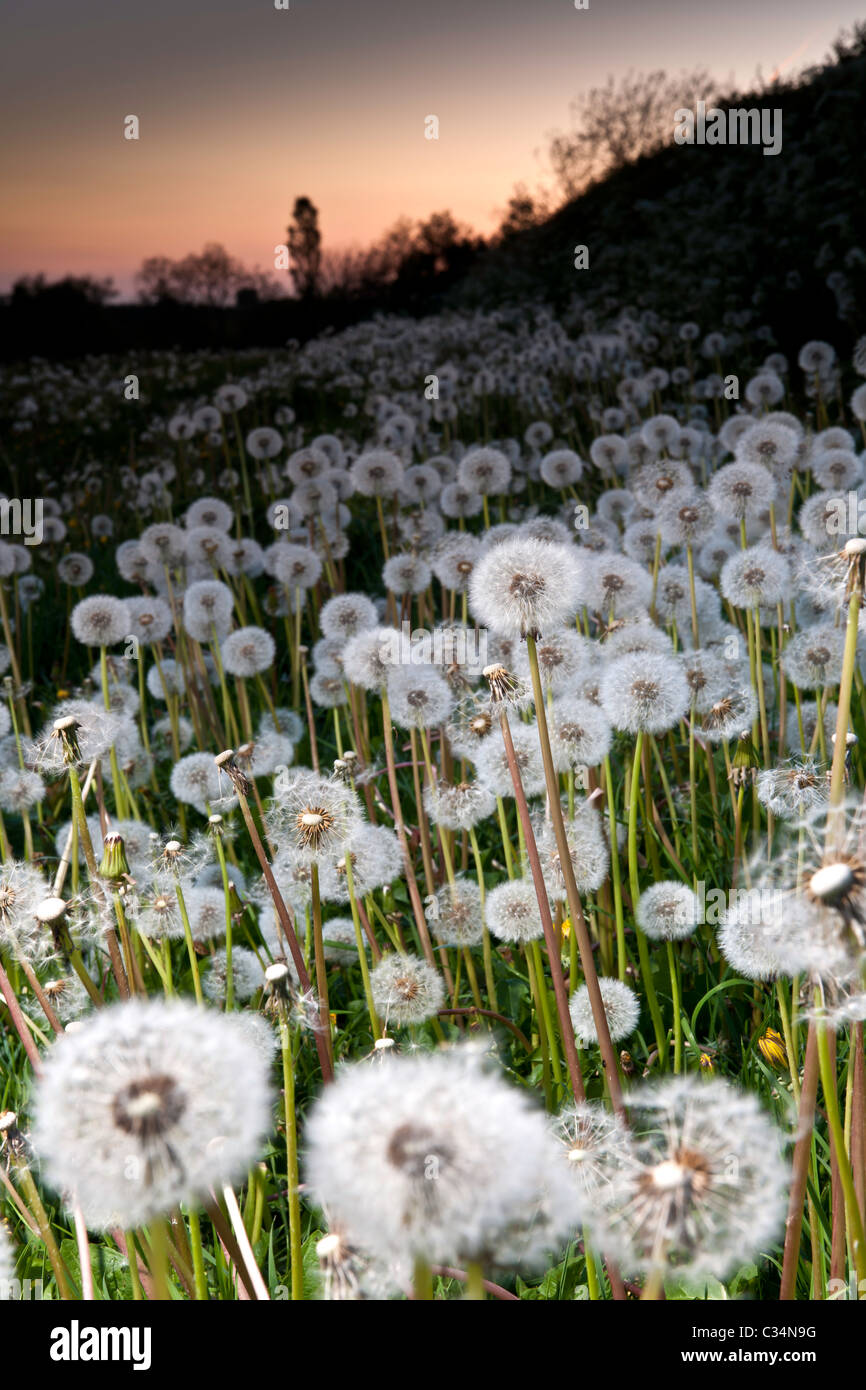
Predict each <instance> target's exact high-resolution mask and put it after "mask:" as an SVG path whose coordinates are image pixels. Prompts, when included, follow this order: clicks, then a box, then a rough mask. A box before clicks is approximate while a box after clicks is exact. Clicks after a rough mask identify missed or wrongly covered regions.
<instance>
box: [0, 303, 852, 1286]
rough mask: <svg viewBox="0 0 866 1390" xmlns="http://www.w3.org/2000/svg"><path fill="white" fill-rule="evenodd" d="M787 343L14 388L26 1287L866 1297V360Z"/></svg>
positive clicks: (506, 324)
mask: <svg viewBox="0 0 866 1390" xmlns="http://www.w3.org/2000/svg"><path fill="white" fill-rule="evenodd" d="M770 336H771V335H769V334H758V333H754V332H753V331H751V330H748V331H746V330H745V327H744V325H743V324H740V325H738V324H737V323H736V322H734V321H733V318H732V321H730V322H725V323H724V324H723V325H721V327H720V328H718V329H715V328H713V329H709V328H708V327H707V326H706V325H702V326H699V325H698V324H695V323H692V322H678V321H675V320H666V319H663V318H661V317H660V316H659V315H657V314H654V313H651V312H650V311H639V310H638V309H634V308H627V307H624V308H620V309H618V310H616V311H613V310H612V311H611V312H610V315H609V317H608V318H607V319H606V320H604V321H602V320H600V319H599V318H597V317H596V316H595V315H594V314H593V315H589V314H586V315H584V314H583V312H582V311H581V308H580V306H579V304H576V305H575V306H574V307H573V308H572V310H570V311H569V312H568V313H567V314H565V315H564V316H563V317H562V318H561V319H556V318H554V317H553V316H552V314H551V313H550V312H549V311H548V310H546V309H545V308H544V307H543V306H541V305H533V304H530V305H527V306H526V307H524V308H523V309H514V310H509V311H502V312H491V313H481V312H475V313H470V312H448V313H443V314H440V315H438V316H435V317H430V318H426V319H421V320H418V321H415V322H413V321H410V320H406V319H397V318H393V319H392V318H379V319H376V320H373V321H371V322H367V323H363V324H361V325H359V326H356V327H353V328H350V329H348V330H346V331H344V332H342V333H340V334H337V335H333V336H325V337H322V338H320V339H314V340H312V341H311V342H309V343H308V344H306V345H305V346H304V347H299V346H298V345H296V344H290V345H289V346H288V347H287V348H286V349H285V350H282V351H280V352H267V353H266V352H251V351H250V352H244V353H237V354H218V353H206V352H201V353H190V354H186V355H183V356H181V355H180V354H174V353H169V352H159V353H153V354H149V355H147V356H146V357H145V358H143V359H142V361H141V362H140V363H139V365H138V367H137V368H136V371H137V373H138V376H137V380H138V381H140V396H136V397H134V398H129V396H128V395H125V391H124V381H125V380H126V379H128V372H129V371H130V370H131V368H130V366H129V364H128V363H125V362H121V361H119V360H115V359H109V358H89V359H85V360H84V361H82V362H80V363H73V364H63V365H53V366H52V365H50V364H48V363H45V362H40V363H31V364H29V365H27V366H23V367H22V366H18V367H17V368H15V369H8V370H6V371H4V373H3V375H2V377H0V421H2V476H3V480H4V481H3V487H4V490H5V501H4V500H0V507H2V509H3V510H2V515H3V518H4V524H3V528H2V529H3V539H2V540H0V620H2V629H3V631H2V634H0V642H2V646H0V679H2V680H3V703H2V705H0V752H2V757H0V853H2V866H0V996H2V1003H0V1179H2V1187H0V1294H2V1295H4V1296H6V1297H8V1298H21V1297H22V1296H23V1295H22V1287H23V1286H24V1283H25V1281H30V1285H31V1286H32V1287H36V1286H37V1285H38V1287H39V1289H40V1290H41V1296H42V1298H43V1299H46V1300H70V1301H72V1302H76V1301H78V1300H85V1301H89V1300H97V1301H100V1300H105V1301H126V1302H150V1301H166V1300H175V1301H178V1300H180V1301H235V1300H244V1301H264V1300H271V1301H283V1300H285V1301H292V1302H294V1301H300V1300H401V1299H409V1298H411V1299H416V1300H431V1299H435V1300H445V1301H456V1300H461V1299H473V1300H482V1299H497V1300H503V1301H510V1300H515V1299H517V1300H541V1301H575V1300H586V1301H593V1302H595V1301H629V1302H634V1301H658V1300H661V1299H666V1300H668V1301H699V1300H723V1299H744V1300H773V1301H775V1300H782V1301H786V1302H787V1301H800V1302H803V1301H827V1300H835V1301H838V1300H852V1299H856V1298H858V1296H860V1295H862V1293H863V1292H866V1237H864V1219H866V1069H864V1050H863V1020H864V1018H866V979H864V966H866V859H864V855H866V821H864V811H863V799H864V788H866V760H864V759H866V755H864V751H863V750H864V740H866V719H864V705H863V689H864V686H863V680H864V674H866V638H864V636H863V633H864V630H866V629H864V623H863V616H862V612H863V610H862V603H863V589H864V572H866V539H864V538H863V537H862V536H861V535H860V533H859V525H858V522H859V516H860V501H861V498H862V497H863V496H864V489H866V480H864V466H866V426H864V421H866V384H864V383H863V378H864V377H866V340H861V342H860V343H859V344H858V346H857V347H856V349H855V351H854V353H853V356H851V355H850V354H849V357H842V356H839V355H837V352H836V350H835V349H834V347H833V346H832V345H831V344H828V343H825V342H820V341H811V342H807V343H804V344H803V345H802V347H801V349H800V351H799V354H798V356H797V358H796V359H792V360H788V359H787V358H786V357H785V356H784V355H783V354H781V353H779V352H777V351H773V350H772V343H771V342H768V341H762V339H767V338H769V337H770ZM482 344H483V348H482V347H481V346H479V345H482ZM849 358H850V360H849ZM735 373H736V375H734V374H735ZM431 382H433V383H435V387H434V388H432V389H431V386H430V383H431ZM731 383H734V385H733V386H732V385H731Z"/></svg>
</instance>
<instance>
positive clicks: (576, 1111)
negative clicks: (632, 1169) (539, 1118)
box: [550, 1101, 631, 1202]
mask: <svg viewBox="0 0 866 1390" xmlns="http://www.w3.org/2000/svg"><path fill="white" fill-rule="evenodd" d="M550 1127H551V1130H552V1132H553V1134H554V1137H555V1138H556V1139H557V1140H558V1141H559V1143H560V1144H561V1145H562V1153H563V1157H564V1159H565V1162H566V1163H567V1165H568V1171H569V1175H570V1177H571V1179H572V1181H573V1182H574V1183H575V1184H576V1186H577V1187H578V1189H579V1191H580V1192H581V1193H582V1194H583V1195H584V1196H585V1197H588V1198H590V1199H601V1200H602V1202H603V1201H604V1198H605V1197H606V1196H607V1195H608V1194H609V1192H610V1189H611V1185H612V1183H613V1180H614V1177H615V1176H616V1175H617V1173H618V1172H619V1171H620V1170H621V1169H622V1167H623V1165H624V1164H625V1163H627V1162H628V1159H629V1156H630V1153H631V1133H630V1131H629V1129H628V1128H627V1126H626V1124H625V1123H624V1121H623V1119H622V1117H621V1116H619V1115H617V1114H614V1113H612V1112H611V1111H610V1110H606V1109H605V1107H604V1106H603V1105H601V1104H599V1103H598V1102H593V1101H588V1102H587V1101H584V1102H579V1103H572V1104H570V1105H566V1106H564V1107H563V1109H562V1110H560V1111H559V1113H558V1114H557V1115H554V1116H552V1117H551V1120H550Z"/></svg>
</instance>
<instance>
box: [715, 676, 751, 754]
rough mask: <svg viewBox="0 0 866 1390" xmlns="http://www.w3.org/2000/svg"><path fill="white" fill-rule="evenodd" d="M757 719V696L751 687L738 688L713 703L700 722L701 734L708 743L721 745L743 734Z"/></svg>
mask: <svg viewBox="0 0 866 1390" xmlns="http://www.w3.org/2000/svg"><path fill="white" fill-rule="evenodd" d="M757 717H758V697H757V695H756V694H755V692H754V690H753V689H752V687H751V686H749V685H744V686H740V687H739V689H735V690H729V692H728V693H727V694H726V695H722V696H720V697H719V698H718V699H715V700H714V701H713V703H712V704H711V705H710V707H709V709H708V710H707V711H706V713H705V714H704V716H703V719H702V720H701V734H702V736H703V737H704V738H705V739H706V740H707V742H709V743H722V742H725V741H727V740H729V739H735V738H738V737H739V735H740V734H743V733H745V732H746V730H747V729H750V728H751V726H752V724H753V723H754V721H755V719H757Z"/></svg>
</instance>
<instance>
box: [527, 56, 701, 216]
mask: <svg viewBox="0 0 866 1390" xmlns="http://www.w3.org/2000/svg"><path fill="white" fill-rule="evenodd" d="M713 93H714V85H713V79H712V78H711V77H710V76H709V74H708V73H707V72H705V71H704V70H703V69H696V70H695V71H694V72H684V73H681V74H680V75H679V76H678V77H673V76H671V77H669V76H668V74H667V73H666V72H664V71H662V70H658V71H656V72H643V73H634V72H633V71H632V72H628V73H626V75H625V76H624V77H621V78H619V80H616V79H615V78H613V77H608V79H607V82H606V83H605V85H604V86H603V87H593V88H591V90H590V91H588V92H585V93H584V95H583V96H582V97H580V98H579V99H578V100H577V101H575V102H572V104H571V113H572V119H573V125H572V128H571V129H570V130H566V131H559V132H558V133H557V134H555V135H554V136H553V138H552V140H551V144H550V160H551V164H552V165H553V170H554V173H555V174H556V178H557V181H558V182H559V185H560V187H561V188H562V191H563V194H564V195H565V197H566V198H574V197H576V196H577V194H578V193H581V192H583V190H584V189H585V188H586V187H587V186H588V185H589V184H590V183H592V182H593V181H594V180H595V179H598V178H601V177H603V176H604V175H606V174H609V173H612V172H613V171H614V170H615V169H620V168H622V166H623V165H624V164H631V163H633V162H634V160H636V159H639V158H640V157H641V155H647V154H653V153H655V151H656V150H658V149H661V147H662V146H663V145H666V144H669V143H671V142H672V141H673V133H674V113H675V112H676V111H677V110H678V109H680V108H682V107H694V105H695V103H696V102H697V101H699V100H703V101H706V102H707V104H708V105H711V104H712V102H713V100H714V95H713Z"/></svg>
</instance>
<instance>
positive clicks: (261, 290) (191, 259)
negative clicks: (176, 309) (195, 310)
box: [135, 241, 279, 307]
mask: <svg viewBox="0 0 866 1390" xmlns="http://www.w3.org/2000/svg"><path fill="white" fill-rule="evenodd" d="M135 278H136V283H137V285H138V290H139V298H140V299H141V300H142V302H143V303H145V304H157V303H159V302H160V300H174V301H175V303H178V304H205V305H209V306H211V307H222V306H225V305H227V304H232V303H234V302H235V301H236V299H237V296H238V294H239V293H240V292H241V291H242V290H254V291H255V292H256V294H257V296H258V297H259V298H260V299H273V298H275V296H276V295H278V294H279V288H278V286H277V284H276V283H275V281H274V280H273V279H272V277H271V276H269V275H268V274H266V273H265V272H264V271H261V270H258V269H254V270H248V269H247V268H246V266H245V265H244V264H243V263H242V262H241V261H239V260H238V259H237V258H236V257H235V256H232V255H230V254H229V252H228V251H227V250H226V248H225V247H224V246H221V245H220V244H219V243H218V242H214V241H211V242H208V244H207V245H206V246H205V247H204V249H203V250H202V251H200V252H198V253H196V252H191V253H190V254H189V255H188V256H184V257H182V258H181V259H180V260H176V261H174V260H172V259H171V258H170V257H168V256H150V257H148V259H147V260H146V261H143V262H142V265H141V269H140V270H139V272H138V274H137V275H136V277H135Z"/></svg>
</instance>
